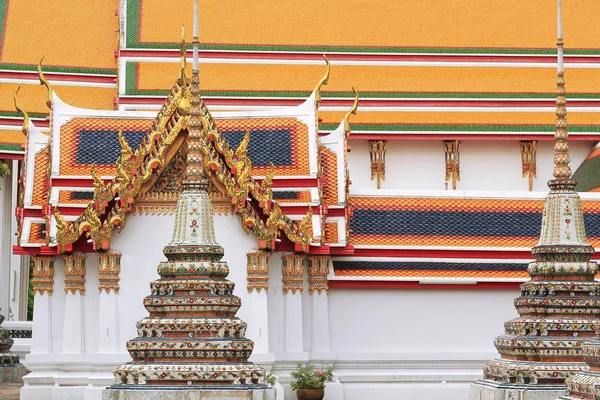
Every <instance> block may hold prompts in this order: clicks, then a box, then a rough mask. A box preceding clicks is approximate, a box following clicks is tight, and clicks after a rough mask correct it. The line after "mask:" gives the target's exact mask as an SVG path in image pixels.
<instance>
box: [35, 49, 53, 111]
mask: <svg viewBox="0 0 600 400" xmlns="http://www.w3.org/2000/svg"><path fill="white" fill-rule="evenodd" d="M42 61H44V57H42V58H41V59H40V62H39V63H38V67H37V70H38V77H39V78H40V85H44V86H46V89H48V97H47V98H46V105H47V106H48V108H50V109H52V92H53V90H52V86H51V85H50V82H48V79H46V77H45V76H44V73H43V72H42Z"/></svg>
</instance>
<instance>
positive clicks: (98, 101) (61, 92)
mask: <svg viewBox="0 0 600 400" xmlns="http://www.w3.org/2000/svg"><path fill="white" fill-rule="evenodd" d="M17 86H19V85H17V84H12V83H7V84H4V83H3V84H2V90H0V112H1V111H5V112H9V113H16V110H15V103H14V100H13V95H14V93H15V90H16V89H17ZM54 92H55V93H56V94H57V95H58V97H60V99H61V100H62V101H64V102H65V103H67V104H69V105H71V106H74V107H82V108H91V109H96V110H112V109H113V108H114V104H113V100H114V98H115V95H116V93H117V92H116V89H114V88H95V87H84V86H55V87H54ZM46 96H47V92H46V88H45V87H44V86H41V85H38V84H35V85H22V86H21V90H20V91H19V102H20V103H21V106H22V107H23V109H24V110H25V111H27V112H28V113H30V114H33V113H37V114H48V113H49V112H50V111H49V110H48V107H46Z"/></svg>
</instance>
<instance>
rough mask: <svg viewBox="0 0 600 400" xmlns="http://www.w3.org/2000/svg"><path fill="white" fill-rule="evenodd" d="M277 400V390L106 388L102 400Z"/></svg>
mask: <svg viewBox="0 0 600 400" xmlns="http://www.w3.org/2000/svg"><path fill="white" fill-rule="evenodd" d="M228 399H232V400H275V389H273V388H267V389H218V390H217V389H188V388H185V389H173V388H160V387H157V388H143V389H140V388H136V389H133V388H128V389H112V388H106V389H104V390H103V391H102V400H228Z"/></svg>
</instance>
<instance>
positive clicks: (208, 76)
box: [136, 62, 600, 122]
mask: <svg viewBox="0 0 600 400" xmlns="http://www.w3.org/2000/svg"><path fill="white" fill-rule="evenodd" d="M178 71H179V65H178V64H176V63H169V64H166V63H151V62H145V63H139V64H138V68H137V81H136V82H137V84H136V89H138V90H168V89H169V88H170V86H171V82H172V77H173V76H177V74H178ZM322 75H323V66H322V65H290V64H268V65H265V64H204V65H203V66H202V68H201V70H200V81H201V82H202V89H203V91H207V92H213V91H214V92H265V91H267V92H268V91H275V92H308V91H310V90H312V89H313V87H314V85H315V83H316V82H318V81H319V79H320V78H321V76H322ZM565 79H566V81H567V82H568V88H567V89H568V91H569V93H598V92H600V70H598V69H567V71H566V73H565ZM555 81H556V71H555V70H553V69H552V68H517V67H513V68H511V67H488V68H481V67H462V68H456V67H426V68H424V67H398V66H369V65H336V66H334V67H333V68H332V71H331V78H330V79H329V82H328V84H327V86H326V87H324V90H323V93H324V95H325V96H326V94H327V93H328V92H345V93H349V90H348V88H349V87H352V86H354V87H356V88H357V90H359V93H361V92H362V93H365V92H411V93H413V92H415V93H427V92H444V93H446V92H448V93H465V92H466V93H495V94H500V93H507V94H508V93H548V94H552V93H554V92H555V90H556V84H555ZM348 96H350V94H348ZM338 122H339V121H338Z"/></svg>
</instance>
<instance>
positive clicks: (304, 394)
mask: <svg viewBox="0 0 600 400" xmlns="http://www.w3.org/2000/svg"><path fill="white" fill-rule="evenodd" d="M296 395H297V396H298V400H323V397H325V389H323V388H307V389H298V390H296Z"/></svg>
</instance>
